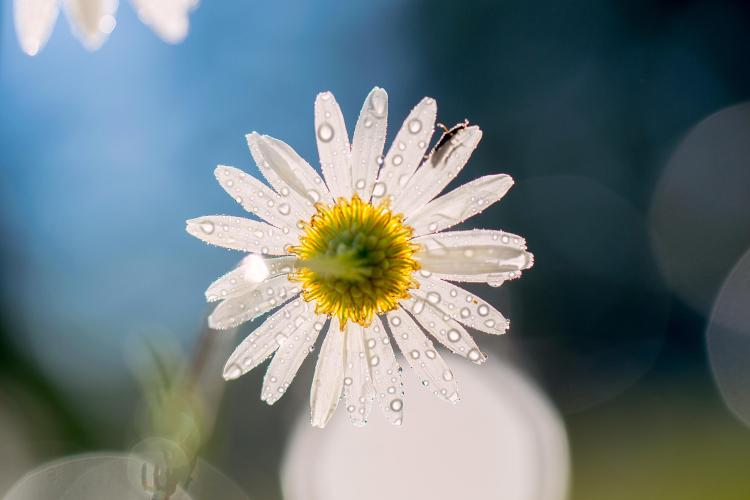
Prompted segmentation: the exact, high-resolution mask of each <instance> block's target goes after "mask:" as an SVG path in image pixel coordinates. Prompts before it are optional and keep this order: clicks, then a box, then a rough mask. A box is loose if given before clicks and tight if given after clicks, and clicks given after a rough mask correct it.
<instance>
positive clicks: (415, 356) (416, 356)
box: [409, 349, 419, 359]
mask: <svg viewBox="0 0 750 500" xmlns="http://www.w3.org/2000/svg"><path fill="white" fill-rule="evenodd" d="M409 356H411V359H419V351H417V350H416V349H414V350H413V351H411V352H410V353H409Z"/></svg>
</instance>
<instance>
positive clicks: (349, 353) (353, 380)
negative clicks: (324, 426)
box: [344, 321, 375, 426]
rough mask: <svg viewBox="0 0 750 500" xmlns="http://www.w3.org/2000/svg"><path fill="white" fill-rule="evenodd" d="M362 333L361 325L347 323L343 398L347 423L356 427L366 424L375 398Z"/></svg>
mask: <svg viewBox="0 0 750 500" xmlns="http://www.w3.org/2000/svg"><path fill="white" fill-rule="evenodd" d="M364 333H365V332H364V328H363V327H362V326H361V325H358V324H356V323H353V322H351V321H350V322H349V323H347V325H346V365H345V367H344V370H345V377H344V398H345V399H346V413H347V414H348V415H349V421H350V422H351V423H352V424H354V425H356V426H362V425H365V424H366V423H367V418H368V417H369V415H370V410H371V409H372V400H373V397H374V396H375V392H374V388H373V385H372V378H371V376H370V364H369V361H368V359H369V358H368V357H367V352H366V351H365V337H364Z"/></svg>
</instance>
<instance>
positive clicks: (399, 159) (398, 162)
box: [393, 155, 404, 167]
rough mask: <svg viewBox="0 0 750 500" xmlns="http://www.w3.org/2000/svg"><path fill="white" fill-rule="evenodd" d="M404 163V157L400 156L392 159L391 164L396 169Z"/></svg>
mask: <svg viewBox="0 0 750 500" xmlns="http://www.w3.org/2000/svg"><path fill="white" fill-rule="evenodd" d="M403 162H404V157H403V156H401V155H396V156H394V157H393V164H394V165H396V166H397V167H398V166H399V165H401V164H402V163H403Z"/></svg>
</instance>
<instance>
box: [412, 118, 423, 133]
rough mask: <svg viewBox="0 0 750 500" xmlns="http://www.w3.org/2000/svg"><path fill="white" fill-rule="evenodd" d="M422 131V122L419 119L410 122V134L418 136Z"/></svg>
mask: <svg viewBox="0 0 750 500" xmlns="http://www.w3.org/2000/svg"><path fill="white" fill-rule="evenodd" d="M420 130H422V122H421V121H420V120H419V118H412V119H411V120H409V132H411V133H412V134H417V133H419V131H420Z"/></svg>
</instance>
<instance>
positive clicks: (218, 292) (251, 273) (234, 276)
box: [206, 254, 297, 302]
mask: <svg viewBox="0 0 750 500" xmlns="http://www.w3.org/2000/svg"><path fill="white" fill-rule="evenodd" d="M296 261H297V257H294V256H288V257H274V258H270V259H264V258H262V257H260V256H258V255H255V254H251V255H248V256H247V257H245V258H244V259H243V261H242V263H240V265H239V266H237V268H236V269H233V270H232V271H229V272H228V273H227V274H225V275H224V276H222V277H221V278H219V279H217V280H216V281H214V282H213V283H211V285H210V286H209V287H208V289H207V290H206V300H207V301H208V302H214V301H217V300H223V299H228V298H231V297H237V296H238V295H242V294H244V293H247V292H249V291H251V290H254V289H256V288H257V287H258V285H260V284H261V283H262V282H263V281H265V280H267V279H269V278H274V277H276V276H278V275H280V274H289V273H291V272H292V271H293V270H294V263H295V262H296Z"/></svg>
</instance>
